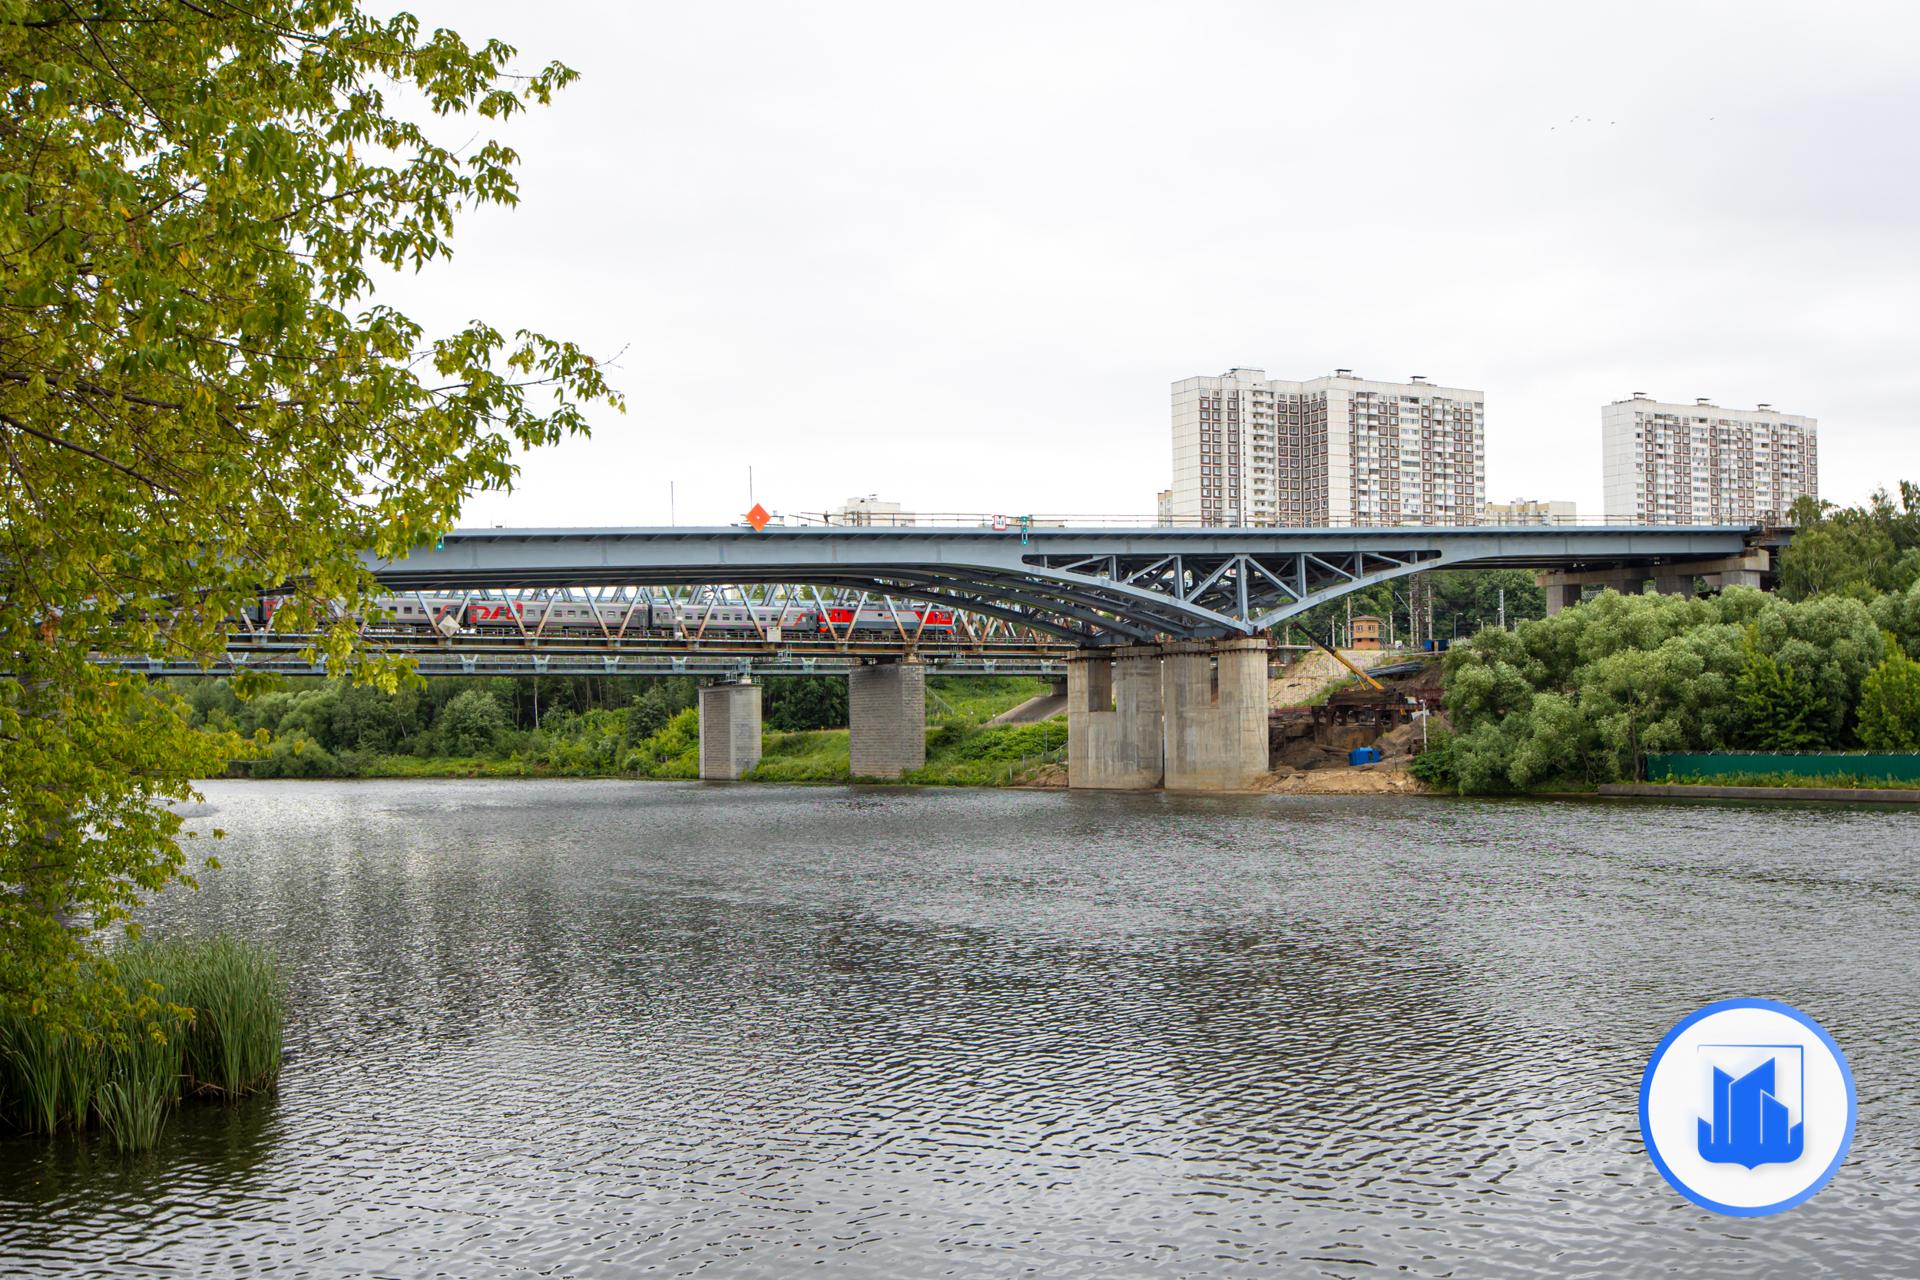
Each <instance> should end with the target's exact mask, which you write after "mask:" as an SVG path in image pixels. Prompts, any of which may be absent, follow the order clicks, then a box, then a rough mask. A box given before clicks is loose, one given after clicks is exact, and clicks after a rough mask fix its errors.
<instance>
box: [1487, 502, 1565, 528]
mask: <svg viewBox="0 0 1920 1280" xmlns="http://www.w3.org/2000/svg"><path fill="white" fill-rule="evenodd" d="M1578 518H1579V516H1578V511H1577V509H1576V508H1575V506H1574V504H1573V503H1571V502H1557V501H1546V502H1538V501H1535V500H1534V499H1532V498H1515V499H1514V500H1513V501H1512V502H1489V503H1488V504H1487V509H1486V510H1485V511H1484V512H1483V513H1482V515H1481V521H1482V523H1485V524H1574V523H1576V522H1577V520H1578Z"/></svg>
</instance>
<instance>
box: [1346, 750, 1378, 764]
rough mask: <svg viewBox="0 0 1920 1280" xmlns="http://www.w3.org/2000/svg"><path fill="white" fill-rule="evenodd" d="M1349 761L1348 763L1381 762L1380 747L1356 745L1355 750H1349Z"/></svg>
mask: <svg viewBox="0 0 1920 1280" xmlns="http://www.w3.org/2000/svg"><path fill="white" fill-rule="evenodd" d="M1347 763H1348V764H1379V763H1380V748H1378V747H1355V748H1354V749H1353V750H1351V751H1349V752H1347Z"/></svg>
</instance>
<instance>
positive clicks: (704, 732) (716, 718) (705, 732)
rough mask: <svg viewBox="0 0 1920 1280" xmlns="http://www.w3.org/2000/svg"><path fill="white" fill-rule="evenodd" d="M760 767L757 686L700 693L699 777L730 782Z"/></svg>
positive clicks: (722, 686) (709, 688)
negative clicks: (755, 766) (757, 766)
mask: <svg viewBox="0 0 1920 1280" xmlns="http://www.w3.org/2000/svg"><path fill="white" fill-rule="evenodd" d="M758 763H760V686H759V685H757V684H710V685H708V686H707V687H706V688H704V689H702V690H701V691H700V776H701V777H702V778H704V779H706V780H708V781H725V782H732V781H736V780H738V779H739V778H740V776H741V775H742V774H744V773H746V771H747V770H749V769H751V768H753V766H754V765H756V764H758Z"/></svg>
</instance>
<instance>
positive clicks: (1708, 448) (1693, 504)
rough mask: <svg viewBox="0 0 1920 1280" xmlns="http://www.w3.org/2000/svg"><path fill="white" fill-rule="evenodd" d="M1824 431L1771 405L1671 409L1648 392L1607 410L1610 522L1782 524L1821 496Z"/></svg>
mask: <svg viewBox="0 0 1920 1280" xmlns="http://www.w3.org/2000/svg"><path fill="white" fill-rule="evenodd" d="M1818 436H1819V424H1818V423H1817V422H1816V421H1815V420H1814V419H1812V418H1806V417H1802V416H1800V415H1799V414H1793V413H1780V412H1778V411H1777V410H1775V409H1774V408H1773V406H1772V405H1765V404H1763V405H1761V406H1760V407H1759V408H1757V409H1723V408H1721V407H1720V406H1718V405H1716V404H1714V403H1713V402H1712V401H1709V400H1697V401H1695V402H1694V403H1692V404H1669V403H1667V402H1666V401H1663V400H1650V399H1648V398H1647V396H1646V395H1645V394H1643V393H1641V392H1638V391H1636V392H1634V393H1633V396H1632V398H1630V399H1627V400H1616V401H1614V402H1613V403H1612V404H1610V405H1607V406H1605V407H1604V408H1602V409H1601V410H1600V439H1601V451H1602V472H1603V475H1604V478H1605V484H1606V499H1607V515H1608V517H1609V518H1612V519H1616V520H1628V521H1632V522H1633V523H1636V524H1777V523H1780V522H1783V521H1784V520H1785V519H1786V518H1787V511H1788V509H1789V508H1791V507H1792V506H1793V504H1794V502H1795V500H1796V499H1799V498H1802V497H1818V496H1819V495H1820V461H1819V438H1818Z"/></svg>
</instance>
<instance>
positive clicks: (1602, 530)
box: [240, 525, 1777, 790]
mask: <svg viewBox="0 0 1920 1280" xmlns="http://www.w3.org/2000/svg"><path fill="white" fill-rule="evenodd" d="M1770 540H1772V541H1777V539H1774V538H1773V537H1772V535H1770V534H1769V533H1768V532H1767V531H1765V530H1762V529H1758V528H1752V527H1747V526H1659V527H1647V526H1609V525H1590V526H1574V527H1557V526H1494V527H1435V526H1419V527H1365V528H1344V529H1342V528H1313V529H1245V528H1234V529H1172V528H1132V527H1105V528H1064V527H1062V528H1047V527H1040V528H1010V527H990V526H976V527H955V526H943V527H925V526H918V527H853V528H848V527H784V526H770V527H768V528H765V529H763V530H760V531H755V530H753V529H750V528H745V527H731V526H729V527H692V528H677V527H676V528H605V529H473V530H460V531H456V532H454V533H450V534H448V535H447V536H446V537H445V538H443V539H441V540H440V541H439V543H438V544H437V545H435V546H433V547H427V548H421V549H419V550H417V551H415V552H413V553H411V554H410V555H408V556H406V557H404V558H402V559H399V560H394V561H381V560H370V561H369V567H370V568H371V569H372V570H373V572H374V573H375V575H376V576H377V577H378V578H379V579H380V581H381V582H382V583H384V584H385V585H386V586H387V587H388V588H389V589H391V590H393V591H395V592H396V593H403V592H408V591H413V592H426V591H432V592H438V593H448V592H453V593H492V594H495V595H498V596H500V597H502V598H529V593H531V595H532V596H534V597H537V596H539V595H540V594H541V593H552V592H556V591H559V592H582V593H585V598H587V599H591V600H604V601H608V602H611V603H612V604H613V605H614V606H616V607H615V608H614V609H613V611H612V612H614V613H615V614H618V613H619V610H618V608H617V606H618V604H619V603H620V602H621V601H622V600H623V599H627V598H630V596H629V595H623V593H632V592H635V591H644V590H653V589H665V588H676V589H686V588H688V587H695V588H705V589H709V590H728V591H734V592H739V593H740V596H739V598H740V599H741V600H742V601H753V600H777V599H781V598H790V597H780V596H779V594H778V593H780V592H793V591H795V590H796V589H802V588H805V589H812V590H815V591H821V590H825V591H832V592H839V593H843V595H842V597H841V598H846V594H847V593H850V594H851V595H852V596H854V597H856V598H858V599H860V600H867V599H874V600H878V601H883V602H885V604H886V607H887V608H888V609H889V610H892V609H894V608H895V605H894V602H895V601H896V600H910V601H922V602H926V603H930V604H934V605H937V606H941V607H942V608H944V609H948V610H952V611H954V612H955V613H956V615H958V616H963V617H966V618H969V619H980V620H982V622H981V624H980V625H979V626H977V627H971V628H970V631H971V634H970V635H968V636H967V637H965V638H964V639H959V640H957V639H956V638H955V637H952V636H940V637H937V638H936V637H929V636H927V635H926V633H925V629H924V627H916V628H913V629H912V630H911V631H910V630H909V628H908V627H907V626H906V625H904V624H903V625H902V626H901V627H900V628H899V629H898V634H897V635H894V636H891V637H887V636H871V635H869V636H866V637H858V636H855V635H853V634H852V633H851V632H849V634H847V635H846V636H844V637H843V636H840V635H832V636H830V637H828V639H827V641H826V642H825V643H822V642H821V641H820V640H819V638H818V637H817V636H815V637H814V638H812V639H809V640H789V639H787V638H785V637H782V636H779V635H770V634H768V633H767V631H766V630H765V629H764V628H756V632H757V634H756V635H754V636H753V637H751V638H743V639H745V643H746V648H745V649H743V650H739V651H735V652H726V651H724V650H721V651H716V650H714V649H712V648H710V647H706V646H703V644H702V641H703V639H704V637H699V636H691V635H688V634H686V628H685V627H684V626H682V627H680V628H678V630H677V633H676V634H673V635H669V636H667V637H665V643H663V644H654V643H653V639H652V638H651V637H649V638H647V639H646V640H645V641H636V640H635V639H634V638H633V637H631V636H629V635H628V634H627V632H626V630H625V629H624V624H623V626H622V628H621V629H620V630H619V631H616V630H615V629H614V628H613V627H611V626H605V625H603V626H602V627H601V631H602V634H601V635H600V636H599V637H597V638H593V637H590V638H589V639H588V640H587V641H586V642H585V643H584V644H576V645H575V646H574V647H575V649H577V650H579V651H580V652H577V653H576V652H573V651H570V650H563V648H562V647H561V646H559V645H558V643H557V642H550V641H548V640H547V639H546V638H544V637H541V636H538V635H531V634H526V633H525V631H524V629H523V631H522V634H521V635H519V636H517V637H507V638H505V639H502V638H501V637H498V636H489V637H486V638H484V639H482V638H479V637H470V636H462V637H459V638H457V639H456V638H455V637H429V638H427V639H426V640H424V641H423V642H421V643H420V644H419V645H418V652H419V653H420V654H421V656H422V659H423V668H424V669H426V670H429V671H432V670H436V669H440V670H445V669H448V668H447V665H446V664H449V663H451V664H455V665H458V666H459V668H460V672H459V673H463V674H480V673H481V672H483V671H486V670H489V669H490V668H491V669H503V668H502V667H501V664H502V663H503V662H504V663H508V664H511V663H517V662H535V661H536V660H537V661H538V662H540V663H544V664H549V665H544V666H536V667H535V669H536V670H556V669H558V668H556V667H554V666H552V665H550V664H553V663H555V662H556V661H557V660H559V659H562V658H567V657H571V658H572V659H573V660H574V661H576V662H579V663H582V664H584V665H591V663H592V662H594V661H598V662H599V663H600V670H602V671H617V672H619V673H644V672H647V671H652V670H672V671H676V672H680V671H684V672H689V673H702V674H713V675H718V676H722V677H739V676H747V675H751V674H753V673H756V672H772V671H787V670H800V671H814V672H819V671H823V670H844V671H846V672H847V675H848V679H849V682H850V686H849V710H850V722H851V723H850V728H851V736H852V741H851V755H852V770H853V773H854V775H855V776H856V777H869V776H872V777H889V776H891V777H897V776H899V775H900V774H901V773H904V772H907V771H908V770H910V769H913V768H917V767H918V766H919V765H920V764H921V763H923V762H924V760H925V701H924V685H923V681H924V674H925V671H926V669H927V667H928V665H929V664H930V663H932V664H934V665H938V666H941V667H943V668H944V669H948V670H968V669H974V670H988V669H991V670H994V671H996V672H1000V673H1006V674H1013V673H1017V672H1024V671H1032V672H1034V673H1048V674H1051V673H1052V672H1054V671H1056V670H1058V666H1057V665H1056V664H1060V663H1064V666H1065V669H1066V673H1067V680H1068V692H1069V699H1068V717H1069V736H1068V751H1069V757H1068V770H1069V776H1070V778H1071V780H1072V784H1073V785H1074V786H1076V787H1109V788H1135V787H1151V786H1159V785H1165V786H1167V787H1170V788H1182V789H1197V790H1208V789H1231V788H1234V787H1241V786H1247V785H1251V784H1252V783H1253V782H1254V781H1255V780H1256V779H1257V778H1258V777H1259V776H1261V775H1263V774H1264V773H1265V772H1266V770H1267V768H1268V758H1267V701H1266V699H1267V692H1266V690H1267V658H1268V649H1269V645H1268V641H1267V639H1266V633H1267V632H1268V631H1269V630H1270V629H1271V628H1273V627H1275V626H1277V625H1279V624H1281V623H1284V622H1286V621H1287V620H1288V619H1290V618H1294V617H1297V616H1299V615H1300V614H1303V613H1305V612H1307V611H1309V610H1311V609H1314V608H1316V607H1318V606H1320V605H1323V604H1327V603H1329V602H1331V601H1334V600H1336V599H1338V598H1339V597H1341V596H1343V595H1346V594H1348V593H1350V592H1353V591H1356V590H1360V589H1362V588H1365V587H1368V586H1372V585H1374V584H1376V583H1381V582H1387V581H1391V580H1393V579H1396V578H1401V577H1405V576H1407V575H1410V574H1415V573H1421V572H1425V571H1429V570H1434V569H1451V568H1526V569H1533V570H1536V571H1538V572H1540V573H1541V575H1542V576H1541V581H1542V585H1543V586H1544V587H1545V588H1546V590H1547V597H1548V598H1547V604H1548V609H1549V610H1550V611H1557V610H1558V609H1559V608H1561V607H1564V606H1565V605H1566V604H1568V603H1571V602H1572V601H1573V600H1576V599H1578V596H1579V593H1580V591H1581V590H1582V589H1583V588H1584V587H1585V586H1588V585H1596V584H1597V585H1613V586H1617V587H1619V588H1621V589H1623V590H1638V589H1639V588H1640V586H1641V584H1643V583H1645V582H1646V581H1648V580H1649V579H1651V580H1652V581H1653V582H1654V583H1655V584H1656V589H1658V590H1662V591H1689V592H1690V591H1691V590H1692V586H1693V583H1694V581H1695V580H1696V579H1699V578H1704V579H1705V580H1706V581H1707V583H1708V585H1709V586H1710V587H1720V586H1729V585H1736V584H1742V585H1756V586H1757V585H1759V584H1760V581H1761V575H1762V574H1763V573H1764V572H1766V571H1767V570H1768V568H1769V566H1770V560H1769V556H1768V550H1767V547H1768V545H1769V542H1770ZM629 614H630V611H629ZM996 628H997V632H996ZM240 643H241V644H243V645H244V644H245V643H247V642H246V641H240ZM255 643H262V644H267V643H274V641H273V639H272V637H271V634H270V633H269V635H268V636H267V637H264V638H256V640H255ZM996 644H997V645H998V646H999V647H998V648H992V646H993V645H996ZM489 646H491V648H489ZM990 649H991V653H989V650H990ZM489 658H490V659H492V662H491V664H489V663H488V662H486V661H484V660H485V659H489ZM988 661H991V662H993V663H994V664H995V665H994V666H993V667H991V668H987V667H985V666H984V665H982V664H984V663H986V662H988ZM649 663H652V664H655V665H652V666H649V665H648V664H649ZM661 663H664V664H666V665H665V666H664V667H662V666H660V665H658V664H661ZM728 663H731V664H732V666H731V667H729V666H728V665H727V664H728ZM969 663H972V664H974V665H973V666H971V667H969V666H968V665H967V664H969ZM1002 663H1005V664H1006V665H1001V664H1002ZM435 664H441V665H440V666H438V667H436V665H435ZM702 664H705V665H702ZM796 664H797V665H796ZM1022 664H1026V665H1022ZM700 724H701V776H702V777H713V778H728V777H732V778H737V777H739V776H740V775H741V774H742V773H743V772H745V770H746V769H748V768H750V767H751V766H752V764H753V762H754V761H755V760H757V759H758V758H759V753H760V691H759V687H758V686H757V685H754V684H752V683H751V682H750V681H748V680H744V679H726V680H724V682H722V683H717V684H713V685H710V686H708V687H707V688H705V689H703V690H702V692H701V699H700Z"/></svg>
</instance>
